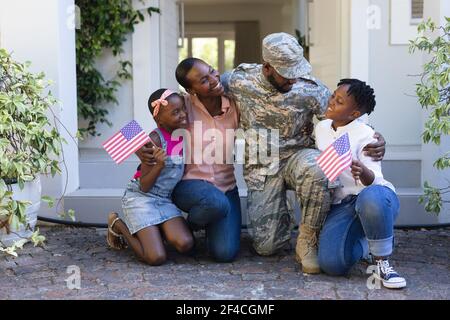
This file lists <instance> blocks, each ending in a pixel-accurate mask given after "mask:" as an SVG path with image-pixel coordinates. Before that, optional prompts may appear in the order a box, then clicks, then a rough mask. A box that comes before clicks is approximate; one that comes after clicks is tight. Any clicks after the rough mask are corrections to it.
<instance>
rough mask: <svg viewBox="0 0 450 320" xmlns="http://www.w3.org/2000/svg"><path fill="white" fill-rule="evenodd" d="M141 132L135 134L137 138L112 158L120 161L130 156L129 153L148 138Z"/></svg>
mask: <svg viewBox="0 0 450 320" xmlns="http://www.w3.org/2000/svg"><path fill="white" fill-rule="evenodd" d="M142 133H143V135H139V136H137V137H138V139H136V140H134V141H133V143H132V144H129V145H128V146H127V148H126V149H124V150H122V151H121V152H120V153H118V154H117V155H115V157H114V158H115V159H117V160H116V161H118V162H122V161H123V160H125V158H127V157H128V156H130V154H132V153H133V152H134V151H135V150H137V149H139V148H140V147H142V146H143V145H144V144H146V143H147V142H148V141H149V140H150V139H149V138H148V135H147V134H145V132H143V131H142ZM130 150H131V152H130ZM133 150H134V151H133Z"/></svg>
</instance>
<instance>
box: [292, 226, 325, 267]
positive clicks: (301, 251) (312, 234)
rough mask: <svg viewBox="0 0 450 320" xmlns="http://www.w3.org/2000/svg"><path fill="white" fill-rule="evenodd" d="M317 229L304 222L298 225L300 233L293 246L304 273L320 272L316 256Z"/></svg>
mask: <svg viewBox="0 0 450 320" xmlns="http://www.w3.org/2000/svg"><path fill="white" fill-rule="evenodd" d="M318 236H319V229H316V228H312V227H310V226H307V225H305V224H302V225H301V226H300V234H299V235H298V238H297V246H296V247H295V258H296V260H297V262H298V263H300V264H301V265H302V271H303V272H304V273H311V274H315V273H320V267H319V258H318V256H317V249H318V245H317V242H318Z"/></svg>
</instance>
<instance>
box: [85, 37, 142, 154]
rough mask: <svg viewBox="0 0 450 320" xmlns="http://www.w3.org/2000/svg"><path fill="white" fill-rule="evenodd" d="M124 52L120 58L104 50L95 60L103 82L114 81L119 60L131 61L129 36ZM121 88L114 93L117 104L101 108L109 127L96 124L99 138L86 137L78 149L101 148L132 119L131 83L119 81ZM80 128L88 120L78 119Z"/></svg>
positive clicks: (109, 104)
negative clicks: (111, 124)
mask: <svg viewBox="0 0 450 320" xmlns="http://www.w3.org/2000/svg"><path fill="white" fill-rule="evenodd" d="M123 49H124V52H123V53H122V55H121V57H114V56H113V54H112V52H111V50H105V51H104V52H103V54H102V55H101V57H100V58H99V59H97V62H96V64H95V66H96V68H98V70H99V71H100V72H101V73H102V75H103V77H104V78H105V80H112V79H115V73H116V71H117V69H118V61H119V60H121V59H122V60H128V61H132V48H131V36H128V37H127V41H126V42H125V43H124V44H123ZM121 84H122V85H121V86H120V87H119V88H118V90H117V92H116V94H115V95H116V98H117V101H118V104H114V103H107V104H104V105H103V106H102V107H103V108H105V109H107V110H108V112H109V114H108V115H107V116H106V118H107V119H108V120H109V121H111V122H112V123H113V126H112V127H109V126H108V125H107V124H105V123H103V124H102V123H97V125H96V130H97V131H98V132H99V133H101V136H99V137H92V136H91V135H89V136H86V137H85V138H84V140H82V141H81V142H80V148H101V144H102V143H103V142H104V141H105V140H106V139H107V138H108V137H110V136H112V135H113V134H115V133H116V132H117V131H118V130H119V129H120V128H121V127H123V126H124V125H125V124H126V123H128V122H129V121H131V120H132V119H133V81H132V80H121ZM78 121H79V124H80V128H81V127H87V124H88V120H84V119H83V118H82V117H81V116H80V118H79V119H78Z"/></svg>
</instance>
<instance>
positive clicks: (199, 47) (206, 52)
mask: <svg viewBox="0 0 450 320" xmlns="http://www.w3.org/2000/svg"><path fill="white" fill-rule="evenodd" d="M218 42H219V41H218V39H217V38H192V56H193V57H195V58H199V59H202V60H204V61H206V62H207V63H209V64H210V65H211V66H212V67H213V68H214V69H216V70H218V69H219V48H218V47H219V43H218Z"/></svg>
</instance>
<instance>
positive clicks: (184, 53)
mask: <svg viewBox="0 0 450 320" xmlns="http://www.w3.org/2000/svg"><path fill="white" fill-rule="evenodd" d="M187 57H188V39H187V38H184V39H183V47H182V48H179V49H178V62H181V61H182V60H184V59H186V58H187Z"/></svg>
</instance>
